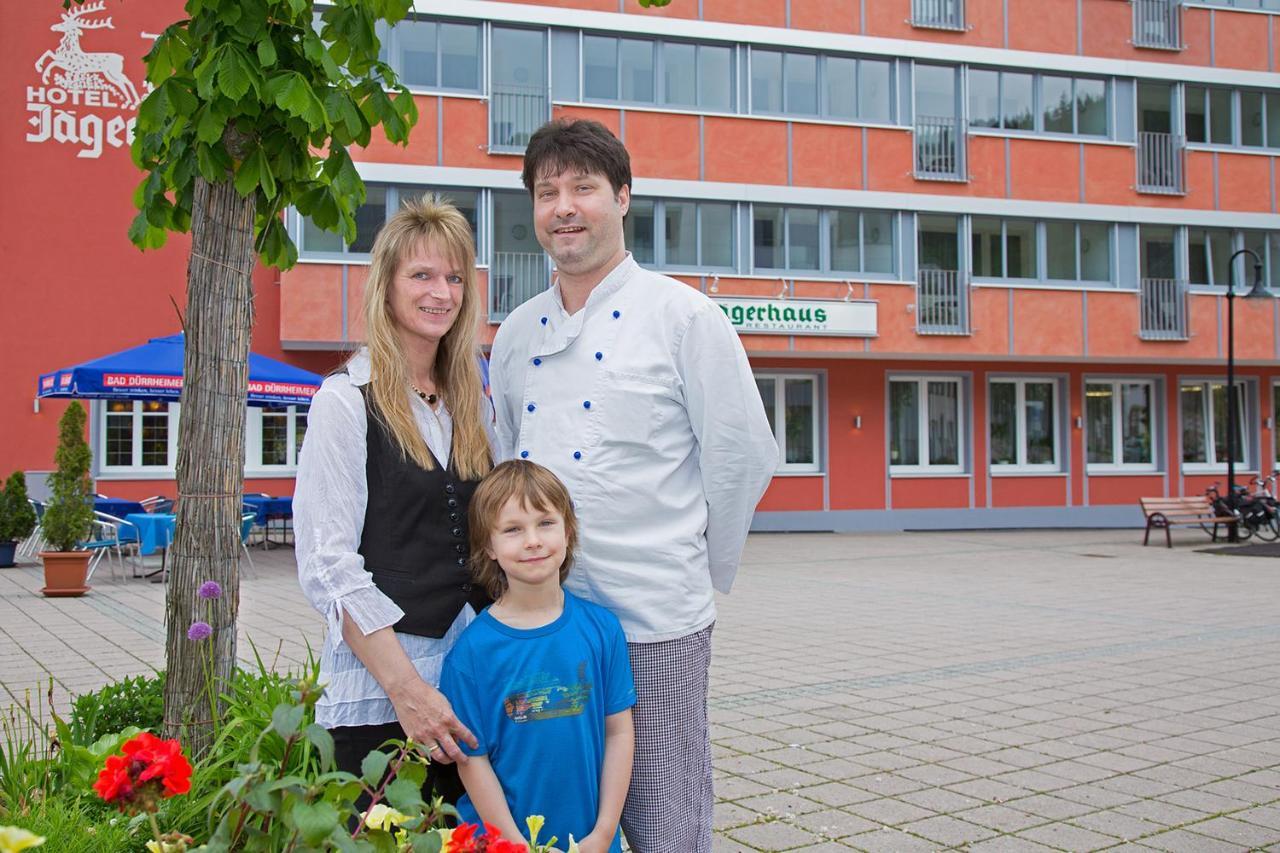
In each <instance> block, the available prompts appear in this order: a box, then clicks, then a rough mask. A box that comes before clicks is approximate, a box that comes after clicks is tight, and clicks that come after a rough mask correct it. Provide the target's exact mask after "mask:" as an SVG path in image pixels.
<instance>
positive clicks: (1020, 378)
mask: <svg viewBox="0 0 1280 853" xmlns="http://www.w3.org/2000/svg"><path fill="white" fill-rule="evenodd" d="M995 385H1013V386H1014V389H1015V391H1014V424H1015V428H1016V430H1017V442H1016V445H1015V447H1014V455H1015V457H1016V458H1017V459H1018V461H1016V462H1010V463H1003V462H1002V463H997V462H996V461H995V459H994V457H993V454H992V452H991V446H992V444H993V441H994V440H993V438H992V436H991V427H992V424H993V422H994V414H995V410H994V403H995V395H994V394H993V393H992V388H993V386H995ZM1028 385H1048V386H1050V388H1051V389H1052V398H1051V403H1052V405H1053V419H1052V424H1053V461H1052V462H1048V463H1039V464H1033V463H1029V462H1027V461H1026V460H1027V456H1028V454H1027V424H1026V421H1027V408H1026V386H1028ZM1062 397H1063V394H1062V379H1061V378H1060V377H1058V376H1031V375H1017V376H991V377H988V380H987V467H988V468H989V469H990V471H991V474H992V475H993V476H1000V475H1003V474H1031V473H1034V474H1059V473H1061V472H1062V470H1063V464H1062V461H1063V460H1062V449H1063V441H1062V433H1063V430H1062V414H1063V413H1062Z"/></svg>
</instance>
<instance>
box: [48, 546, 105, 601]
mask: <svg viewBox="0 0 1280 853" xmlns="http://www.w3.org/2000/svg"><path fill="white" fill-rule="evenodd" d="M92 556H93V554H92V553H91V552H89V551H41V552H40V559H41V560H43V561H44V589H42V590H40V591H41V592H43V593H44V594H45V595H47V596H50V597H73V596H77V595H84V594H85V593H86V592H88V591H89V587H88V586H87V585H86V584H85V577H86V575H88V574H89V558H90V557H92Z"/></svg>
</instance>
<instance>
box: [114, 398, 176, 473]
mask: <svg viewBox="0 0 1280 853" xmlns="http://www.w3.org/2000/svg"><path fill="white" fill-rule="evenodd" d="M112 402H119V401H114V400H102V401H100V402H99V403H98V405H97V406H96V408H97V410H98V411H97V413H96V416H95V418H94V424H95V425H96V426H97V435H96V436H94V437H93V458H94V462H95V465H96V469H97V473H100V474H104V475H108V476H112V477H117V478H118V477H119V476H120V475H131V474H136V475H146V476H155V475H163V476H173V475H175V473H176V468H177V461H178V416H179V411H180V409H181V408H182V404H181V403H179V402H178V401H177V400H172V401H170V400H159V401H157V402H160V403H167V404H168V409H167V410H166V411H165V415H166V416H167V417H168V419H169V423H168V426H167V427H166V429H167V431H168V434H167V435H166V444H167V448H166V456H167V459H168V462H167V463H166V464H164V465H143V464H142V418H143V416H144V415H152V416H156V415H157V414H158V413H155V412H144V411H143V410H142V407H143V405H144V404H145V403H146V402H149V401H144V400H125V401H123V402H128V403H132V411H131V412H130V413H129V414H130V415H131V416H132V431H133V435H132V439H131V441H132V446H131V448H130V451H129V457H130V459H131V460H132V461H131V462H130V464H128V465H108V464H107V418H108V417H109V416H114V417H121V416H122V415H123V414H124V413H122V412H110V411H108V408H109V404H110V403H112Z"/></svg>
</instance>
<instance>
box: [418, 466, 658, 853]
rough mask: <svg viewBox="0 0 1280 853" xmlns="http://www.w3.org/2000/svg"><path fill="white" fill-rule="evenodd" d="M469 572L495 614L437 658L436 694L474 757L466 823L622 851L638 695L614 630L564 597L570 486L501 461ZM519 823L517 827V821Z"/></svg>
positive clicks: (481, 504) (486, 492)
mask: <svg viewBox="0 0 1280 853" xmlns="http://www.w3.org/2000/svg"><path fill="white" fill-rule="evenodd" d="M469 512H470V519H471V523H470V535H471V554H472V557H471V560H472V570H473V572H474V573H475V575H476V579H477V580H478V581H479V582H480V583H482V584H484V585H485V587H486V589H487V590H488V592H489V594H490V595H491V596H492V597H493V599H494V603H493V605H492V606H490V607H488V608H486V609H485V610H484V611H483V612H482V613H481V614H480V615H479V616H478V617H477V618H476V620H475V621H474V622H473V623H472V624H471V625H470V626H468V627H467V630H466V631H465V632H464V633H463V635H462V637H461V638H459V640H458V643H457V645H456V646H454V648H453V650H452V651H451V652H450V653H449V656H448V657H447V658H446V659H445V663H444V672H443V674H442V675H441V680H440V689H441V691H442V692H443V693H444V694H445V696H447V697H448V698H449V700H450V702H452V703H453V708H454V712H455V713H456V714H457V716H458V718H459V719H460V720H461V721H462V722H463V723H464V724H465V725H467V726H468V727H470V729H471V731H472V732H473V733H474V734H475V736H476V740H477V741H478V744H479V745H478V746H477V747H475V748H471V747H469V746H468V745H466V744H459V745H460V746H461V747H462V748H463V750H464V751H465V752H467V753H468V755H470V756H472V758H471V760H470V761H468V762H467V763H466V764H462V765H459V768H458V769H459V772H460V773H461V775H462V782H463V784H464V785H465V786H466V790H467V793H466V796H464V797H463V798H462V799H461V800H459V802H458V811H459V813H460V814H461V820H462V821H463V822H467V823H474V822H478V821H484V822H485V823H488V824H491V825H492V826H493V827H494V828H496V829H498V830H499V831H500V832H501V833H502V836H503V837H504V838H507V839H510V840H518V839H522V838H523V837H524V834H523V832H522V831H521V828H520V827H521V826H522V825H523V821H524V819H525V818H526V817H528V816H529V815H533V814H540V815H543V816H544V817H545V818H546V824H545V830H544V831H545V833H546V834H548V835H554V836H556V838H557V839H558V841H557V844H559V845H560V846H562V847H564V846H567V845H568V843H569V838H570V836H572V837H573V838H574V840H576V841H577V843H578V846H579V848H580V849H581V851H582V853H605V851H609V853H615V851H621V849H622V843H621V835H620V833H619V831H618V821H619V819H620V816H621V814H622V806H623V802H624V801H625V799H626V795H627V785H628V783H629V780H630V778H631V762H632V751H633V749H634V732H633V729H632V724H631V706H632V705H633V704H635V698H636V694H635V687H634V685H633V683H632V678H631V664H630V662H629V659H628V656H627V646H626V640H625V638H624V636H623V633H622V628H621V626H620V625H619V624H618V620H617V619H616V618H615V617H614V616H613V615H612V614H611V613H609V611H607V610H605V609H604V608H602V607H599V606H597V605H594V604H591V603H589V602H587V601H584V600H582V599H580V598H578V597H577V596H575V595H573V594H572V593H569V592H566V591H565V590H564V589H563V588H562V586H561V584H562V582H563V581H564V579H565V577H566V576H567V575H568V573H569V567H570V565H571V564H572V562H573V550H574V547H575V545H576V544H577V521H576V519H575V517H574V514H573V503H572V501H571V500H570V498H569V493H568V491H567V490H566V489H565V487H564V485H563V484H562V483H561V482H560V481H559V480H558V479H556V477H555V475H554V474H552V473H551V472H550V471H548V470H547V469H545V468H543V467H541V466H539V465H535V464H533V463H532V462H525V461H521V460H516V461H512V462H505V463H503V464H501V465H499V466H498V467H496V468H494V469H493V471H492V472H491V473H490V474H489V475H488V476H487V477H486V478H485V479H484V482H482V483H481V484H480V486H479V488H477V489H476V493H475V495H474V496H473V497H472V499H471V506H470V511H469ZM517 821H519V823H517Z"/></svg>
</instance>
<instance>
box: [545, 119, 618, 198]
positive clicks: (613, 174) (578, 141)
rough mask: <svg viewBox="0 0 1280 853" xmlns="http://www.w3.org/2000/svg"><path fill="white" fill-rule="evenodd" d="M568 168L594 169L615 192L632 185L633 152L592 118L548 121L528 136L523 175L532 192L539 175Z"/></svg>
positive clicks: (555, 172)
mask: <svg viewBox="0 0 1280 853" xmlns="http://www.w3.org/2000/svg"><path fill="white" fill-rule="evenodd" d="M568 169H575V170H580V171H582V172H587V173H590V172H595V173H597V174H601V175H604V176H605V177H606V178H608V179H609V185H610V186H612V187H613V194H614V195H615V196H616V195H617V194H618V193H619V191H621V190H622V188H623V187H627V188H628V189H629V188H630V187H631V155H630V154H628V153H627V149H626V147H625V146H624V145H623V144H622V143H621V142H620V141H618V137H616V136H614V135H613V134H612V133H611V132H610V131H609V128H607V127H605V126H604V125H603V124H601V123H600V122H598V121H591V120H590V119H563V118H562V119H556V120H555V121H549V122H547V123H546V124H544V125H543V126H542V127H540V128H538V130H537V132H536V133H534V134H533V136H532V137H531V138H530V139H529V145H528V146H527V147H526V148H525V150H524V171H523V172H521V173H520V179H521V180H522V181H524V187H525V189H527V190H528V191H529V194H530V195H533V185H534V184H536V183H537V182H538V179H539V178H545V177H547V176H549V175H559V174H562V173H564V172H565V171H566V170H568Z"/></svg>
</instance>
